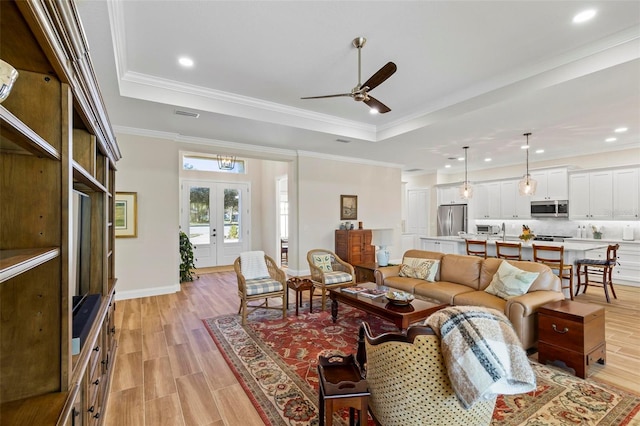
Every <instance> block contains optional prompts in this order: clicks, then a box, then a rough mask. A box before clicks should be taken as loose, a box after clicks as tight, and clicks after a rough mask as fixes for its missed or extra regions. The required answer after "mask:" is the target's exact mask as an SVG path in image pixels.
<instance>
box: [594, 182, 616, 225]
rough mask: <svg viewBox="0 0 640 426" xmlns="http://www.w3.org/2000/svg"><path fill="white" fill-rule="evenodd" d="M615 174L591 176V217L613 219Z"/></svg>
mask: <svg viewBox="0 0 640 426" xmlns="http://www.w3.org/2000/svg"><path fill="white" fill-rule="evenodd" d="M612 189H613V173H612V172H610V171H603V172H593V173H590V175H589V217H590V218H592V219H611V218H612V217H613V194H612Z"/></svg>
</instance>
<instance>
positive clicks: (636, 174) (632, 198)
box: [613, 168, 640, 220]
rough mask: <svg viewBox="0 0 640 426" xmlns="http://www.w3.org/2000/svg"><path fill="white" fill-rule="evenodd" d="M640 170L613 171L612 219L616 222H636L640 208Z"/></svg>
mask: <svg viewBox="0 0 640 426" xmlns="http://www.w3.org/2000/svg"><path fill="white" fill-rule="evenodd" d="M639 190H640V169H638V168H632V169H621V170H614V171H613V218H614V219H618V220H638V217H639V214H640V206H639V205H638V203H639V201H638V200H639V198H640V197H639V196H638V192H639Z"/></svg>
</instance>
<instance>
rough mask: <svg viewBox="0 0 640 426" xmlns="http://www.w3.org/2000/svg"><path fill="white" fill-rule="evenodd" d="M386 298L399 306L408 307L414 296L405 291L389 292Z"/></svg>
mask: <svg viewBox="0 0 640 426" xmlns="http://www.w3.org/2000/svg"><path fill="white" fill-rule="evenodd" d="M385 296H386V297H387V299H389V302H391V303H393V304H394V305H399V306H406V305H408V304H410V303H411V302H412V301H413V299H414V297H413V294H410V293H405V292H404V291H394V290H389V291H388V292H387V293H386V294H385Z"/></svg>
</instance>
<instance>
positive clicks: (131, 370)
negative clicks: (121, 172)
mask: <svg viewBox="0 0 640 426" xmlns="http://www.w3.org/2000/svg"><path fill="white" fill-rule="evenodd" d="M597 290H598V289H594V288H591V289H589V293H588V294H586V295H580V296H578V297H577V299H576V300H578V301H581V302H591V303H598V304H600V305H602V306H604V307H605V308H606V339H607V364H606V365H605V366H600V365H596V366H594V367H591V370H590V377H591V378H594V379H596V380H598V381H602V382H607V383H611V384H613V385H616V386H618V387H620V388H625V389H627V390H630V391H634V392H636V393H640V321H638V318H639V317H640V288H633V287H623V286H616V292H617V294H618V299H617V300H614V301H613V303H611V304H607V303H606V302H605V299H604V295H603V294H602V291H597ZM236 291H237V285H236V279H235V274H234V273H233V272H229V271H225V272H217V273H208V274H203V275H201V276H200V278H199V279H198V280H196V281H194V282H192V283H184V284H182V290H181V291H180V292H179V293H176V294H171V295H163V296H155V297H146V298H141V299H132V300H123V301H118V302H117V305H116V312H115V319H116V327H117V332H116V335H117V338H118V345H119V347H118V351H117V355H116V362H115V366H114V368H115V373H114V377H113V382H112V386H111V393H110V395H109V403H108V408H107V418H106V419H105V420H106V425H108V426H122V425H127V426H138V425H139V426H142V425H145V426H161V425H168V426H169V425H170V426H178V425H185V426H190V425H216V426H221V425H227V426H236V425H237V426H252V425H263V422H262V420H261V419H260V417H259V416H258V413H257V412H256V410H255V409H254V408H253V405H252V404H251V402H250V401H249V399H248V398H247V396H246V394H245V392H244V391H243V390H242V387H241V386H240V384H239V383H238V381H237V380H236V378H235V376H234V375H233V373H232V372H231V370H230V369H229V367H228V366H227V363H226V362H225V360H224V358H223V357H222V355H221V353H220V352H219V351H218V349H217V347H216V345H215V344H214V343H213V340H212V339H211V337H210V336H209V334H208V332H207V330H206V329H205V327H204V325H203V323H202V321H201V320H202V319H203V318H210V317H214V316H217V315H223V314H229V313H234V314H235V313H237V311H238V297H237V294H236ZM289 300H295V298H294V297H293V294H291V297H290V298H289ZM314 305H315V303H314ZM316 306H317V305H316ZM249 318H250V317H249ZM354 350H355V348H354ZM534 357H535V355H534Z"/></svg>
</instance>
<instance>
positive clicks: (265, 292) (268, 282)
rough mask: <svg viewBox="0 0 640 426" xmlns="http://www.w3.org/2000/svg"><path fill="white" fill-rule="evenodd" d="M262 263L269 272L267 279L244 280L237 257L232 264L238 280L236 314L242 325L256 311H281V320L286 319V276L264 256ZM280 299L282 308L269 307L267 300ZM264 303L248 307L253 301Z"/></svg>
mask: <svg viewBox="0 0 640 426" xmlns="http://www.w3.org/2000/svg"><path fill="white" fill-rule="evenodd" d="M264 261H265V263H266V264H267V270H268V271H269V277H268V278H255V279H245V277H244V275H243V274H242V262H241V260H240V257H238V258H237V259H236V260H235V262H233V269H234V270H235V272H236V277H237V278H238V297H240V308H239V309H238V314H242V325H245V324H246V323H247V315H248V314H249V313H251V312H253V311H255V310H256V309H277V310H281V311H282V318H283V319H284V318H286V317H287V290H288V288H287V284H286V280H287V275H286V274H285V272H284V271H283V270H282V269H280V268H278V265H277V264H276V262H275V261H274V260H273V259H272V258H270V257H269V256H267V255H266V254H265V255H264ZM272 297H278V298H282V306H269V298H272ZM262 299H264V301H263V302H262V303H261V304H259V305H249V302H251V301H254V300H262Z"/></svg>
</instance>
